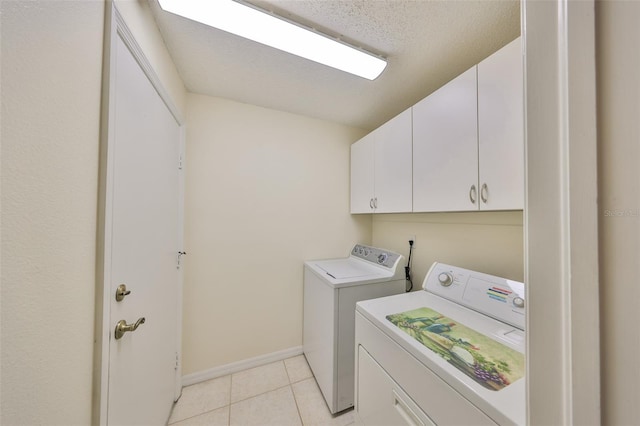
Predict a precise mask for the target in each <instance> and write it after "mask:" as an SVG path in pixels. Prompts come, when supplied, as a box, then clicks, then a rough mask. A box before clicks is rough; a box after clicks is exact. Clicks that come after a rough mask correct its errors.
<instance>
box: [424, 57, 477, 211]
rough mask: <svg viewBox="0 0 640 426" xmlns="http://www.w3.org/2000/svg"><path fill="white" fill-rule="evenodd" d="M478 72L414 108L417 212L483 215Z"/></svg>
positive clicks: (451, 84) (439, 91)
mask: <svg viewBox="0 0 640 426" xmlns="http://www.w3.org/2000/svg"><path fill="white" fill-rule="evenodd" d="M476 83H477V82H476V67H475V66H474V67H473V68H471V69H469V70H468V71H466V72H465V73H463V74H461V75H460V76H458V77H456V78H455V79H454V80H452V81H450V82H449V83H447V84H446V85H444V86H443V87H441V88H440V89H438V90H437V91H435V92H434V93H432V94H431V95H429V96H428V97H427V98H425V99H423V100H422V101H420V102H418V103H417V104H416V105H415V106H414V107H413V211H415V212H436V211H465V210H477V209H478V204H477V189H478V188H477V185H478V134H477V84H476Z"/></svg>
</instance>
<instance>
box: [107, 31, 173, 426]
mask: <svg viewBox="0 0 640 426" xmlns="http://www.w3.org/2000/svg"><path fill="white" fill-rule="evenodd" d="M116 40H117V41H116V43H115V46H113V47H112V48H114V49H116V52H115V54H114V56H112V57H113V58H115V62H116V64H115V67H114V68H112V69H114V71H113V72H114V73H115V77H114V78H113V80H112V86H111V90H112V91H113V92H112V101H113V102H114V105H115V107H114V108H113V109H112V110H111V111H112V116H111V117H110V120H114V122H113V123H112V127H111V131H112V132H113V139H112V145H111V147H110V149H111V150H112V152H113V154H112V157H111V158H112V165H111V166H110V167H111V168H110V170H112V176H111V182H110V183H109V184H110V185H111V206H109V205H107V209H111V217H112V229H111V253H110V256H111V265H110V274H109V275H110V282H109V283H108V285H109V286H110V295H111V297H110V313H109V318H110V323H111V337H110V343H109V373H108V414H107V423H108V424H112V425H124V424H145V425H154V424H157V425H159V424H165V423H166V421H167V419H168V417H169V414H170V410H171V406H172V404H173V402H174V396H175V387H176V380H177V377H176V369H177V357H178V340H179V339H178V325H179V324H180V321H179V317H178V313H179V307H178V303H179V300H180V298H179V291H180V285H179V284H180V275H179V274H180V271H179V270H178V268H177V255H178V251H179V250H180V249H181V232H180V229H181V227H180V223H179V221H180V214H179V206H180V197H181V193H180V186H179V182H180V176H179V173H180V171H179V168H178V160H179V156H180V126H179V124H178V123H177V122H176V120H175V118H174V117H173V115H172V114H171V112H170V111H169V109H168V108H167V106H166V105H165V103H164V102H163V100H162V98H161V97H160V96H159V94H158V92H157V91H156V89H155V87H154V86H153V84H152V83H151V82H150V81H149V79H148V78H147V76H146V74H145V72H144V71H143V70H142V68H141V67H140V65H139V64H138V62H137V61H136V59H135V58H134V56H133V55H132V54H131V52H130V51H129V49H128V48H127V46H126V45H125V43H124V42H123V41H122V39H121V38H120V36H118V37H116ZM107 255H109V254H107ZM121 284H125V285H126V288H127V291H130V292H131V293H130V294H128V295H126V296H124V298H123V299H122V300H121V301H117V300H116V298H115V294H116V291H117V288H118V286H119V285H121ZM105 285H107V283H105ZM140 318H144V323H141V324H140V325H139V327H138V328H137V329H136V330H135V331H129V332H126V333H125V334H124V335H123V336H122V337H121V338H119V339H117V338H116V336H115V333H114V330H115V327H116V323H117V322H118V321H120V320H124V321H126V323H127V324H135V323H136V321H138V320H139V319H140Z"/></svg>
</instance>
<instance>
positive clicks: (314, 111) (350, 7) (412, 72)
mask: <svg viewBox="0 0 640 426" xmlns="http://www.w3.org/2000/svg"><path fill="white" fill-rule="evenodd" d="M203 1H207V0H203ZM209 1H215V0H209ZM149 3H150V5H151V9H152V11H153V14H154V16H155V19H156V22H157V23H158V27H159V28H160V32H161V34H162V36H163V37H164V40H165V42H166V44H167V47H168V49H169V52H170V54H171V56H172V57H173V60H174V62H175V64H176V66H177V68H178V71H179V73H180V75H181V77H182V79H183V81H184V83H185V86H186V88H187V90H188V91H190V92H194V93H201V94H206V95H211V96H217V97H222V98H227V99H233V100H236V101H240V102H244V103H249V104H254V105H259V106H263V107H267V108H273V109H277V110H282V111H288V112H292V113H296V114H302V115H306V116H310V117H316V118H321V119H325V120H330V121H334V122H339V123H344V124H348V125H352V126H355V127H360V128H363V129H368V130H371V129H374V128H376V127H378V126H379V125H380V124H382V123H384V122H385V121H387V120H389V119H390V118H392V117H393V116H395V115H396V114H399V113H400V112H402V111H403V110H405V109H406V108H408V107H410V106H411V105H413V104H415V103H416V102H417V101H419V100H420V99H422V98H424V97H425V96H427V95H428V94H430V93H431V92H433V91H434V90H435V89H437V88H438V87H440V86H442V85H443V84H444V83H446V82H447V81H449V80H451V79H452V78H453V77H455V76H456V75H458V74H460V73H462V72H463V71H465V70H466V69H468V68H469V67H471V66H472V65H474V64H476V63H478V62H480V61H481V60H482V59H484V58H486V57H487V56H489V55H490V54H491V53H493V52H495V51H496V50H498V49H499V48H500V47H502V46H504V45H505V44H507V43H508V42H510V41H511V40H513V39H515V38H516V37H517V36H518V35H519V34H520V3H519V0H515V1H512V0H474V1H462V0H448V1H446V0H437V1H432V0H253V1H251V3H253V4H254V5H256V6H258V7H260V8H262V9H265V10H269V11H272V12H273V13H276V14H278V15H280V16H284V17H286V18H288V19H292V20H294V21H296V22H298V23H301V24H303V25H307V26H310V27H314V28H316V29H318V30H320V31H322V32H324V33H326V34H328V35H331V36H334V37H340V38H341V39H343V40H345V41H347V42H349V43H351V44H354V45H358V46H361V47H364V48H365V49H367V50H370V51H372V52H374V53H377V54H380V55H382V56H385V57H386V58H387V59H388V65H387V68H386V69H385V70H384V72H383V73H382V75H381V76H380V77H378V78H377V79H376V80H374V81H369V80H366V79H363V78H360V77H356V76H353V75H350V74H347V73H344V72H342V71H338V70H334V69H332V68H329V67H326V66H323V65H319V64H316V63H314V62H311V61H308V60H306V59H302V58H298V57H296V56H293V55H290V54H288V53H284V52H281V51H278V50H276V49H273V48H270V47H266V46H263V45H261V44H258V43H255V42H252V41H249V40H245V39H242V38H240V37H237V36H234V35H231V34H228V33H225V32H223V31H220V30H216V29H214V28H209V27H207V26H205V25H202V24H199V23H196V22H194V21H190V20H188V19H185V18H181V17H179V16H176V15H173V14H171V13H167V12H164V11H163V10H162V9H160V7H159V6H158V3H157V0H149Z"/></svg>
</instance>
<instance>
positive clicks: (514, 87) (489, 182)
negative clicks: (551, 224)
mask: <svg viewBox="0 0 640 426" xmlns="http://www.w3.org/2000/svg"><path fill="white" fill-rule="evenodd" d="M523 92H524V87H523V71H522V50H521V40H520V38H517V39H516V40H514V41H512V42H511V43H509V44H508V45H507V46H505V47H504V48H502V49H500V50H499V51H497V52H496V53H494V54H493V55H491V56H490V57H488V58H487V59H485V60H484V61H482V62H481V63H480V64H478V151H479V162H480V178H479V181H478V183H479V185H480V190H481V194H480V195H481V197H480V209H482V210H519V209H522V208H523V207H524V119H523V115H524V99H523V98H524V96H523ZM485 199H486V202H485V201H484V200H485Z"/></svg>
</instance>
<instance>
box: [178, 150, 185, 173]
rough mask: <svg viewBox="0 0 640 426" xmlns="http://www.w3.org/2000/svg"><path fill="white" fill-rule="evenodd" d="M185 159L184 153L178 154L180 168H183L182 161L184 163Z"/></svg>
mask: <svg viewBox="0 0 640 426" xmlns="http://www.w3.org/2000/svg"><path fill="white" fill-rule="evenodd" d="M183 161H184V159H183V154H182V153H180V155H179V156H178V170H182V163H183Z"/></svg>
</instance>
